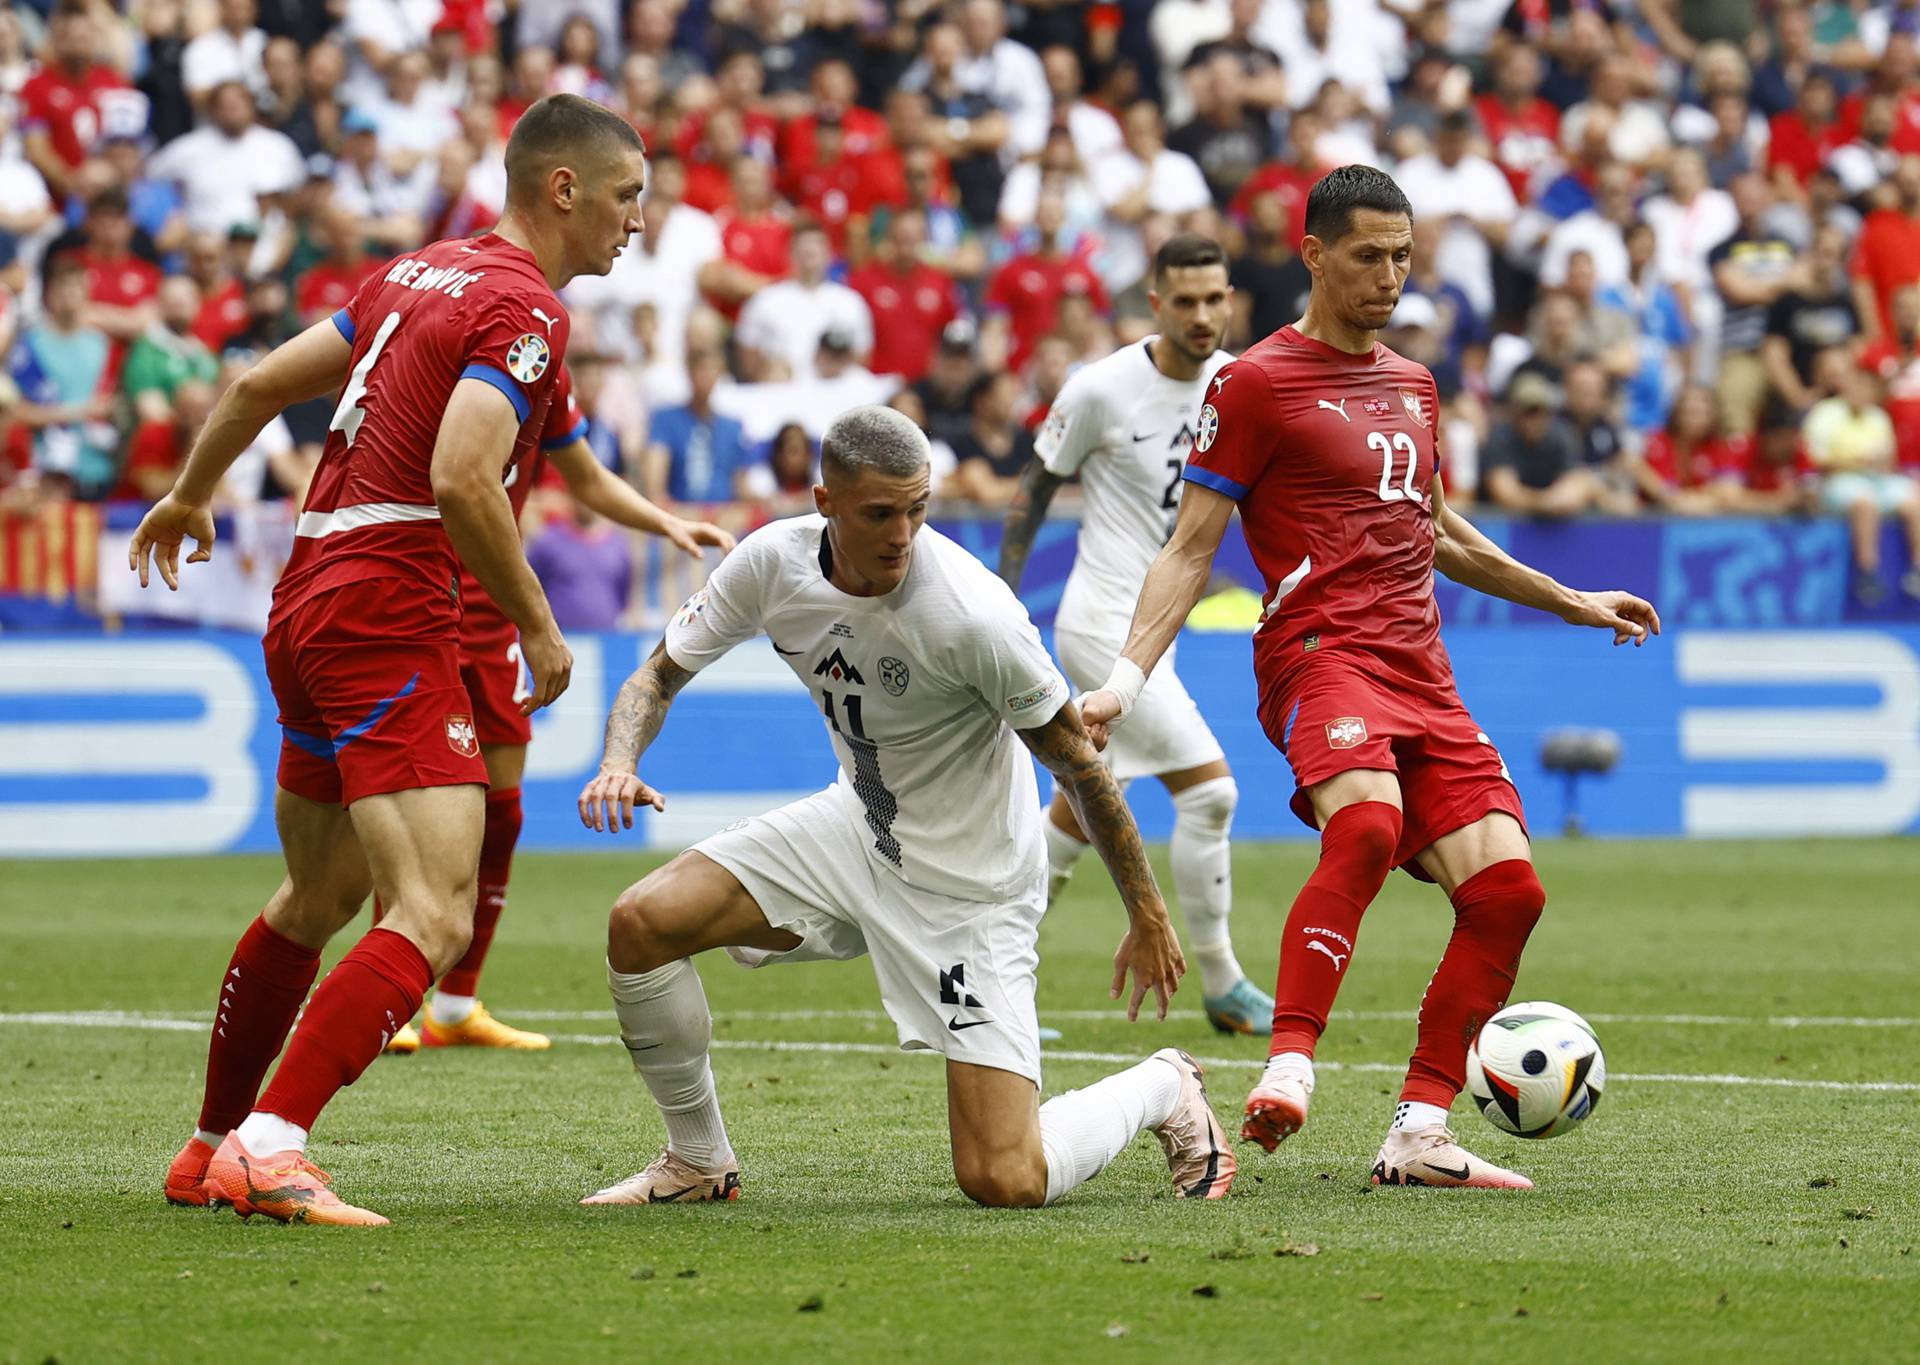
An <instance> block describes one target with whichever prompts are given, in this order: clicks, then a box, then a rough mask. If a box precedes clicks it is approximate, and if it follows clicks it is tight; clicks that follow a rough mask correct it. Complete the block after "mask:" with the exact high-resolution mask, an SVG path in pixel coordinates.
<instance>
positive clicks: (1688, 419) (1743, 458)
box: [1631, 384, 1753, 516]
mask: <svg viewBox="0 0 1920 1365" xmlns="http://www.w3.org/2000/svg"><path fill="white" fill-rule="evenodd" d="M1752 445H1753V437H1751V436H1733V437H1729V436H1728V435H1727V434H1726V432H1725V431H1724V430H1723V429H1722V427H1721V425H1720V404H1719V400H1718V399H1716V398H1715V397H1714V395H1713V390H1711V389H1708V388H1703V387H1701V386H1699V385H1697V384H1696V385H1690V386H1688V387H1687V388H1686V389H1684V390H1682V391H1681V394H1680V396H1679V398H1677V399H1676V400H1675V401H1674V404H1673V411H1672V412H1670V413H1668V414H1667V425H1666V427H1665V428H1664V429H1662V430H1659V431H1656V432H1654V433H1653V434H1652V435H1651V436H1649V437H1648V438H1647V445H1646V449H1645V450H1643V451H1641V453H1640V459H1639V460H1638V461H1637V462H1635V463H1634V464H1633V465H1632V466H1631V468H1632V472H1633V477H1634V482H1635V483H1636V484H1638V485H1639V488H1640V493H1641V496H1642V497H1644V498H1645V499H1646V500H1647V502H1648V503H1649V504H1650V505H1652V506H1654V507H1657V508H1659V509H1660V510H1661V511H1663V512H1667V513H1669V514H1677V515H1680V516H1711V515H1712V514H1713V513H1715V512H1718V511H1720V510H1722V506H1723V504H1724V502H1725V498H1724V496H1723V489H1722V486H1721V484H1722V480H1725V479H1729V478H1731V479H1734V480H1738V479H1739V478H1740V477H1741V476H1742V474H1743V472H1744V470H1745V468H1746V466H1747V465H1748V464H1749V463H1751V447H1752Z"/></svg>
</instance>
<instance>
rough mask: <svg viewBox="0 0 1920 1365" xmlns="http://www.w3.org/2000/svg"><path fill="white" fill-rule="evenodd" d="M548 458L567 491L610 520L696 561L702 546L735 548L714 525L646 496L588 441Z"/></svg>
mask: <svg viewBox="0 0 1920 1365" xmlns="http://www.w3.org/2000/svg"><path fill="white" fill-rule="evenodd" d="M547 458H548V459H550V460H552V461H553V463H554V467H555V468H557V469H558V470H559V471H560V477H561V478H563V479H565V480H566V481H567V491H568V492H569V493H571V494H573V496H574V497H575V498H577V499H578V500H579V501H580V503H581V504H582V505H583V506H586V507H589V508H591V509H593V510H594V511H595V512H598V513H599V514H600V515H601V516H603V517H605V518H606V519H607V520H608V521H611V522H617V523H618V524H619V525H621V526H626V527H631V528H632V529H633V530H635V531H639V532H642V533H643V534H645V535H650V536H660V537H661V538H663V539H665V540H670V541H672V542H673V543H674V544H675V545H677V546H679V547H680V548H681V549H682V550H685V551H686V552H687V553H688V554H690V555H692V556H693V557H694V558H695V559H698V558H699V557H700V555H701V547H702V546H706V545H711V546H713V547H714V548H715V549H717V550H719V551H720V553H722V554H725V553H727V552H728V551H729V550H731V549H733V544H734V541H733V537H732V536H731V535H730V534H728V533H727V532H726V531H723V530H722V529H721V528H720V527H718V526H715V525H714V524H713V523H712V522H710V521H688V520H686V519H685V518H684V517H676V516H675V515H673V513H671V512H669V511H667V510H666V509H665V508H664V507H661V506H660V505H659V504H657V503H655V502H653V501H651V500H650V499H648V498H646V497H644V496H643V495H642V494H641V492H640V490H639V489H637V488H635V487H634V486H633V485H632V484H630V483H628V482H627V481H626V480H625V479H623V478H621V477H620V476H619V475H618V474H616V473H614V472H613V471H612V470H611V469H608V468H607V467H606V466H605V465H603V464H601V463H600V461H599V460H597V459H595V458H594V455H593V451H592V450H591V449H589V448H588V446H587V443H586V440H585V438H582V439H580V440H578V441H574V442H573V443H572V444H570V445H564V446H561V447H560V448H559V449H558V450H549V451H548V452H547Z"/></svg>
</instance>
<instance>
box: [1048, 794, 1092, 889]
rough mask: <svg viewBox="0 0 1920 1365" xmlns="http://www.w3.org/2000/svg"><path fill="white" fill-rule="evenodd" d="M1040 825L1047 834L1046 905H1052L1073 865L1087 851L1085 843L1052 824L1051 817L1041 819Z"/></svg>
mask: <svg viewBox="0 0 1920 1365" xmlns="http://www.w3.org/2000/svg"><path fill="white" fill-rule="evenodd" d="M1041 824H1042V826H1043V827H1044V828H1045V830H1046V832H1047V903H1048V904H1052V903H1053V901H1054V900H1055V899H1056V898H1057V897H1058V896H1059V895H1060V889H1061V888H1062V887H1064V886H1065V885H1066V884H1067V878H1069V877H1071V876H1072V875H1073V865H1074V864H1075V863H1077V862H1079V861H1080V855H1081V854H1083V853H1085V852H1086V851H1087V843H1086V841H1085V840H1082V839H1076V838H1074V837H1073V836H1072V835H1071V834H1069V833H1067V832H1066V831H1065V830H1064V829H1061V828H1060V826H1058V825H1056V824H1054V823H1053V819H1052V817H1051V816H1048V817H1045V818H1043V819H1042V821H1041Z"/></svg>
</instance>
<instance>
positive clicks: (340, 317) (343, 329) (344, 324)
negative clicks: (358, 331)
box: [333, 308, 353, 346]
mask: <svg viewBox="0 0 1920 1365" xmlns="http://www.w3.org/2000/svg"><path fill="white" fill-rule="evenodd" d="M333 325H334V326H335V327H338V328H339V329H340V335H341V336H343V337H345V338H346V339H347V345H349V346H351V345H353V319H352V318H351V317H349V316H348V314H347V310H346V309H344V308H342V309H341V310H340V311H339V312H337V313H335V314H334V315H333Z"/></svg>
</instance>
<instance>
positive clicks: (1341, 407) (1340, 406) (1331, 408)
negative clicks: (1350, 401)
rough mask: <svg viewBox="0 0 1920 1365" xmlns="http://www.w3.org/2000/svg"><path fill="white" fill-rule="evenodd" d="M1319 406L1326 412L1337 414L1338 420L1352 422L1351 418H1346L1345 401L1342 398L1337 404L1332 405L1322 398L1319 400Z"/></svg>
mask: <svg viewBox="0 0 1920 1365" xmlns="http://www.w3.org/2000/svg"><path fill="white" fill-rule="evenodd" d="M1320 406H1321V407H1323V408H1325V409H1326V410H1327V411H1328V412H1337V413H1339V414H1340V420H1341V421H1343V422H1351V421H1352V420H1353V419H1352V418H1351V417H1349V416H1347V400H1346V399H1344V398H1342V399H1341V400H1340V401H1339V402H1338V403H1332V402H1329V401H1328V400H1326V399H1324V398H1322V399H1321V400H1320Z"/></svg>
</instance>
